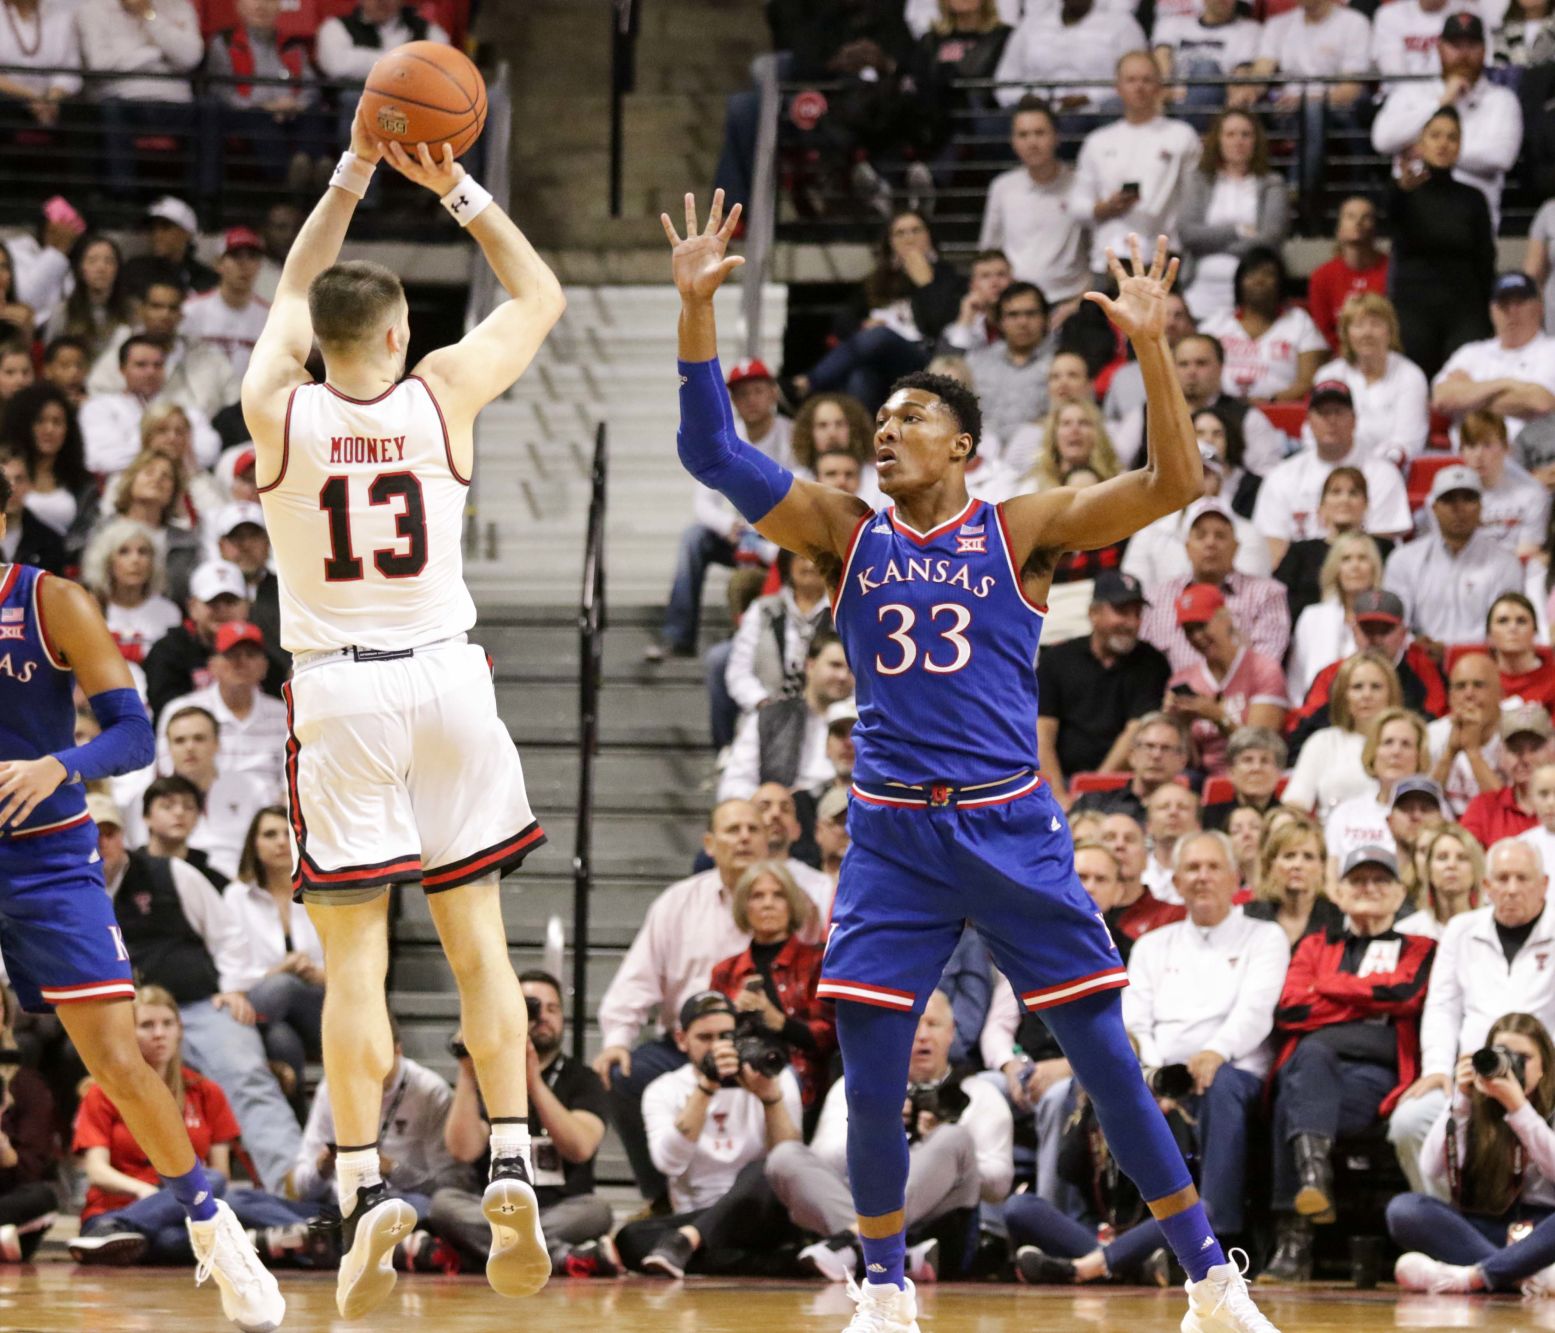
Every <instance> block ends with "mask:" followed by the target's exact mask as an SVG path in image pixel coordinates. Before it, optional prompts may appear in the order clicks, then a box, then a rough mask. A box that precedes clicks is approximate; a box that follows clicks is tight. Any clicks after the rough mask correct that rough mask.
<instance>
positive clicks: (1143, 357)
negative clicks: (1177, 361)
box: [1004, 235, 1204, 567]
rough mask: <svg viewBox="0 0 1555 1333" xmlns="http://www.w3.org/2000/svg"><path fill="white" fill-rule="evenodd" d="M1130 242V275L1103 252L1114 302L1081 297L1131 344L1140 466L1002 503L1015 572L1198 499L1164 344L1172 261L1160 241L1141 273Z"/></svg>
mask: <svg viewBox="0 0 1555 1333" xmlns="http://www.w3.org/2000/svg"><path fill="white" fill-rule="evenodd" d="M1128 239H1129V250H1130V253H1131V260H1132V264H1131V267H1132V270H1133V271H1132V273H1129V272H1125V270H1124V268H1123V265H1122V264H1120V263H1119V262H1118V259H1117V256H1116V255H1114V254H1113V253H1112V251H1111V250H1108V252H1107V262H1108V264H1109V265H1111V268H1112V274H1113V277H1115V278H1116V279H1117V282H1118V296H1117V299H1116V300H1111V299H1109V298H1108V297H1106V296H1103V295H1102V294H1101V293H1100V292H1087V293H1086V296H1085V299H1086V300H1087V301H1094V302H1095V303H1096V304H1097V305H1099V306H1101V308H1102V309H1103V310H1105V311H1106V312H1107V318H1108V319H1110V320H1111V321H1112V322H1113V323H1114V324H1115V325H1116V326H1117V327H1118V328H1119V329H1120V330H1122V332H1123V333H1124V334H1126V335H1127V336H1128V339H1129V341H1130V342H1131V343H1132V344H1133V345H1134V355H1135V357H1136V358H1137V359H1138V361H1139V369H1140V372H1141V373H1142V374H1143V376H1144V380H1145V398H1146V401H1147V403H1148V404H1149V412H1148V414H1147V415H1148V420H1149V436H1148V438H1147V440H1146V442H1145V465H1144V467H1141V468H1136V469H1134V470H1133V471H1132V472H1125V473H1123V474H1122V475H1121V476H1117V477H1114V478H1112V479H1111V480H1110V481H1104V482H1100V483H1099V484H1097V485H1095V486H1088V487H1086V488H1085V489H1084V490H1078V491H1077V490H1072V489H1070V488H1069V487H1066V486H1060V487H1058V488H1056V489H1054V490H1050V491H1043V492H1041V493H1040V494H1037V495H1018V496H1016V497H1015V498H1014V499H1012V500H1010V501H1009V502H1008V503H1006V505H1005V506H1004V514H1005V521H1006V522H1007V523H1008V524H1009V528H1010V535H1011V537H1012V539H1013V540H1014V543H1015V548H1016V549H1015V550H1014V551H1013V552H1012V554H1013V555H1014V556H1015V559H1016V563H1017V567H1023V566H1024V565H1025V562H1026V560H1027V559H1028V558H1029V557H1030V556H1031V553H1032V552H1033V551H1036V550H1052V551H1089V550H1095V549H1096V548H1098V547H1102V546H1110V545H1111V544H1112V543H1113V542H1118V541H1122V540H1123V539H1124V538H1125V537H1129V536H1132V535H1133V534H1134V533H1136V532H1138V531H1139V530H1140V529H1141V528H1143V527H1145V526H1146V525H1147V524H1149V523H1153V522H1154V521H1155V520H1156V519H1158V518H1160V517H1161V516H1162V515H1164V514H1170V513H1172V512H1174V511H1175V510H1178V509H1181V508H1182V507H1183V506H1184V505H1187V504H1190V503H1191V502H1192V501H1194V500H1196V499H1198V498H1199V496H1200V495H1201V494H1202V493H1203V488H1204V465H1203V463H1202V462H1201V461H1200V458H1199V448H1198V443H1197V441H1196V440H1195V438H1194V434H1193V419H1192V418H1191V417H1190V416H1189V414H1188V403H1187V400H1186V399H1185V398H1184V397H1183V395H1182V386H1181V385H1179V384H1178V382H1177V373H1176V371H1175V370H1174V369H1173V367H1172V354H1171V350H1170V348H1169V347H1168V346H1167V343H1166V294H1167V293H1168V292H1169V291H1170V290H1171V287H1172V281H1173V280H1174V279H1175V278H1176V276H1177V261H1176V260H1175V259H1173V260H1172V261H1171V262H1170V263H1168V262H1167V250H1166V247H1167V242H1166V237H1164V236H1162V237H1159V238H1158V239H1157V241H1156V248H1155V258H1154V260H1153V262H1152V263H1151V265H1150V267H1149V269H1148V270H1147V269H1146V268H1145V262H1144V259H1143V257H1142V256H1141V254H1140V249H1139V238H1138V237H1136V236H1132V235H1131V236H1130V237H1129V238H1128Z"/></svg>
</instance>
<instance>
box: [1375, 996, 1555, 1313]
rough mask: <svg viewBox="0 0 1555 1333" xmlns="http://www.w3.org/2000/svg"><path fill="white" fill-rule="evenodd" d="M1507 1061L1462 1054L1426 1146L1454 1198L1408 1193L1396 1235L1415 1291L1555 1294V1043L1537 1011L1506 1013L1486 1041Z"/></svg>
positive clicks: (1423, 1153) (1399, 1276)
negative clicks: (1554, 1269)
mask: <svg viewBox="0 0 1555 1333" xmlns="http://www.w3.org/2000/svg"><path fill="white" fill-rule="evenodd" d="M1485 1046H1486V1047H1487V1048H1488V1049H1490V1050H1493V1051H1496V1052H1497V1053H1498V1054H1499V1056H1500V1060H1499V1062H1498V1063H1497V1067H1496V1068H1494V1069H1487V1070H1486V1072H1484V1073H1481V1072H1479V1070H1478V1069H1476V1067H1475V1066H1476V1062H1477V1061H1478V1059H1479V1057H1478V1056H1477V1055H1476V1054H1475V1053H1473V1052H1467V1051H1466V1052H1464V1053H1463V1054H1462V1055H1461V1056H1459V1058H1458V1067H1457V1070H1456V1073H1455V1075H1454V1084H1455V1086H1454V1087H1453V1095H1452V1100H1451V1102H1450V1103H1449V1104H1448V1105H1447V1106H1444V1107H1443V1108H1442V1113H1441V1115H1440V1116H1438V1117H1437V1120H1436V1123H1435V1124H1434V1125H1432V1126H1431V1132H1430V1133H1429V1134H1428V1135H1427V1136H1426V1140H1425V1143H1424V1145H1423V1146H1422V1147H1421V1149H1420V1171H1421V1174H1422V1176H1423V1177H1424V1179H1425V1181H1426V1182H1427V1183H1428V1184H1429V1185H1431V1186H1432V1187H1433V1188H1434V1189H1437V1190H1445V1192H1446V1193H1447V1194H1448V1196H1449V1199H1450V1202H1444V1201H1443V1200H1441V1199H1440V1198H1435V1197H1432V1196H1431V1195H1425V1194H1400V1195H1397V1196H1396V1197H1395V1198H1393V1199H1392V1200H1391V1201H1390V1202H1389V1204H1388V1234H1389V1235H1390V1236H1392V1238H1393V1240H1394V1242H1395V1243H1396V1244H1397V1245H1398V1246H1399V1247H1400V1248H1401V1249H1403V1250H1404V1251H1405V1253H1404V1254H1402V1255H1400V1256H1399V1260H1398V1263H1397V1264H1396V1265H1395V1266H1394V1270H1393V1275H1394V1279H1395V1280H1396V1281H1397V1282H1398V1285H1399V1286H1401V1287H1403V1288H1404V1289H1405V1290H1407V1291H1430V1292H1457V1291H1518V1290H1521V1291H1522V1293H1523V1294H1524V1295H1525V1296H1529V1297H1534V1298H1541V1297H1549V1296H1555V1281H1552V1280H1551V1276H1552V1275H1551V1274H1549V1273H1547V1272H1545V1271H1544V1270H1546V1269H1548V1268H1549V1266H1550V1265H1551V1264H1552V1263H1555V1220H1552V1219H1555V1126H1552V1120H1555V1043H1552V1042H1551V1041H1550V1034H1549V1032H1548V1031H1547V1030H1546V1029H1545V1027H1544V1024H1542V1023H1541V1022H1539V1020H1538V1019H1537V1018H1535V1017H1534V1016H1533V1015H1532V1014H1517V1013H1513V1014H1505V1015H1503V1016H1502V1017H1500V1018H1498V1019H1497V1020H1496V1021H1495V1023H1494V1024H1493V1025H1492V1027H1491V1029H1490V1035H1489V1036H1488V1037H1486V1039H1485Z"/></svg>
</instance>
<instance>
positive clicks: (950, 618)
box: [832, 500, 1045, 786]
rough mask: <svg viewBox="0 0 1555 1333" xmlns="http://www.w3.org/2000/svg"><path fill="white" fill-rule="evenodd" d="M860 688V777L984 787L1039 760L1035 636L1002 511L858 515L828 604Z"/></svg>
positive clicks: (856, 736) (1036, 613) (1034, 618)
mask: <svg viewBox="0 0 1555 1333" xmlns="http://www.w3.org/2000/svg"><path fill="white" fill-rule="evenodd" d="M832 612H833V619H834V622H835V624H836V626H837V633H838V635H839V636H840V637H841V639H842V643H843V647H844V648H845V649H846V651H847V655H848V662H849V665H851V666H852V668H853V676H854V680H855V682H856V690H857V694H856V700H857V703H858V713H859V720H858V724H857V725H856V726H855V728H854V731H853V741H854V746H855V749H856V752H857V754H856V761H855V764H854V769H853V776H854V780H855V781H856V782H862V783H870V782H873V783H880V782H904V783H909V784H912V785H914V786H922V785H926V784H929V783H934V782H948V783H951V784H953V785H955V786H975V785H977V784H979V783H983V782H994V781H997V780H998V779H1000V778H1007V777H1011V776H1013V775H1014V774H1016V773H1019V772H1020V771H1021V770H1022V769H1031V770H1035V769H1036V767H1037V673H1036V660H1037V643H1038V641H1039V640H1040V638H1041V636H1042V618H1043V615H1044V612H1045V608H1043V607H1039V606H1037V605H1035V604H1034V603H1032V602H1029V601H1027V600H1026V596H1025V594H1024V592H1023V591H1022V590H1021V586H1020V578H1019V575H1018V573H1017V572H1016V570H1015V567H1014V564H1013V561H1012V559H1011V556H1010V547H1009V536H1008V533H1007V532H1006V530H1005V526H1004V515H1003V513H1002V511H1001V510H1000V508H999V507H998V506H997V505H989V504H985V503H984V502H983V501H981V500H973V501H971V502H970V503H969V504H968V505H967V507H966V508H965V509H963V510H962V511H961V513H959V514H958V515H956V517H955V518H952V519H950V520H948V521H947V522H944V523H941V524H940V525H939V526H938V527H937V528H935V529H934V530H933V531H932V532H927V533H921V532H918V531H916V530H915V529H913V528H911V527H909V526H908V525H907V524H906V523H905V522H903V521H902V519H901V518H900V517H899V516H898V515H897V513H896V510H895V508H894V507H892V508H890V509H883V510H881V511H880V512H879V513H876V514H868V515H866V516H865V517H864V518H862V519H861V520H860V521H859V525H858V528H857V529H856V530H855V532H854V534H853V540H852V543H851V546H850V549H849V551H848V554H847V558H846V560H845V561H844V564H843V572H842V579H841V582H840V583H839V584H838V587H837V591H836V596H835V599H834V601H833V604H832Z"/></svg>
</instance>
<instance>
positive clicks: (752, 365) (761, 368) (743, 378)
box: [725, 356, 772, 389]
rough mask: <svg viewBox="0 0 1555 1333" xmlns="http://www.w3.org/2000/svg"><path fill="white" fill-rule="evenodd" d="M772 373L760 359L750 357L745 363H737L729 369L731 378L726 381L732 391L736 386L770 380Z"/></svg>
mask: <svg viewBox="0 0 1555 1333" xmlns="http://www.w3.org/2000/svg"><path fill="white" fill-rule="evenodd" d="M771 378H772V372H771V371H770V370H768V369H767V363H766V362H765V361H763V360H761V359H760V358H758V357H754V356H749V357H746V358H745V359H744V360H743V361H736V362H735V363H734V365H733V366H731V367H730V368H729V378H728V379H727V380H726V381H725V383H726V384H728V386H729V387H730V388H731V389H732V388H734V386H735V385H736V384H746V383H749V382H750V381H751V380H770V379H771Z"/></svg>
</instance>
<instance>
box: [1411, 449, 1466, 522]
mask: <svg viewBox="0 0 1555 1333" xmlns="http://www.w3.org/2000/svg"><path fill="white" fill-rule="evenodd" d="M1461 461H1462V460H1461V459H1460V458H1459V457H1458V455H1457V454H1438V453H1428V454H1421V455H1420V457H1419V458H1416V459H1413V460H1412V461H1411V462H1410V464H1409V476H1408V477H1407V478H1406V479H1405V482H1404V489H1405V490H1407V491H1408V492H1409V507H1410V509H1411V510H1414V509H1418V508H1420V506H1421V505H1423V504H1424V503H1425V502H1426V497H1427V496H1429V495H1430V494H1431V479H1432V478H1433V477H1435V476H1436V474H1437V473H1438V472H1440V471H1441V470H1442V469H1443V468H1444V467H1447V466H1448V465H1449V464H1451V463H1458V462H1461Z"/></svg>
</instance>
